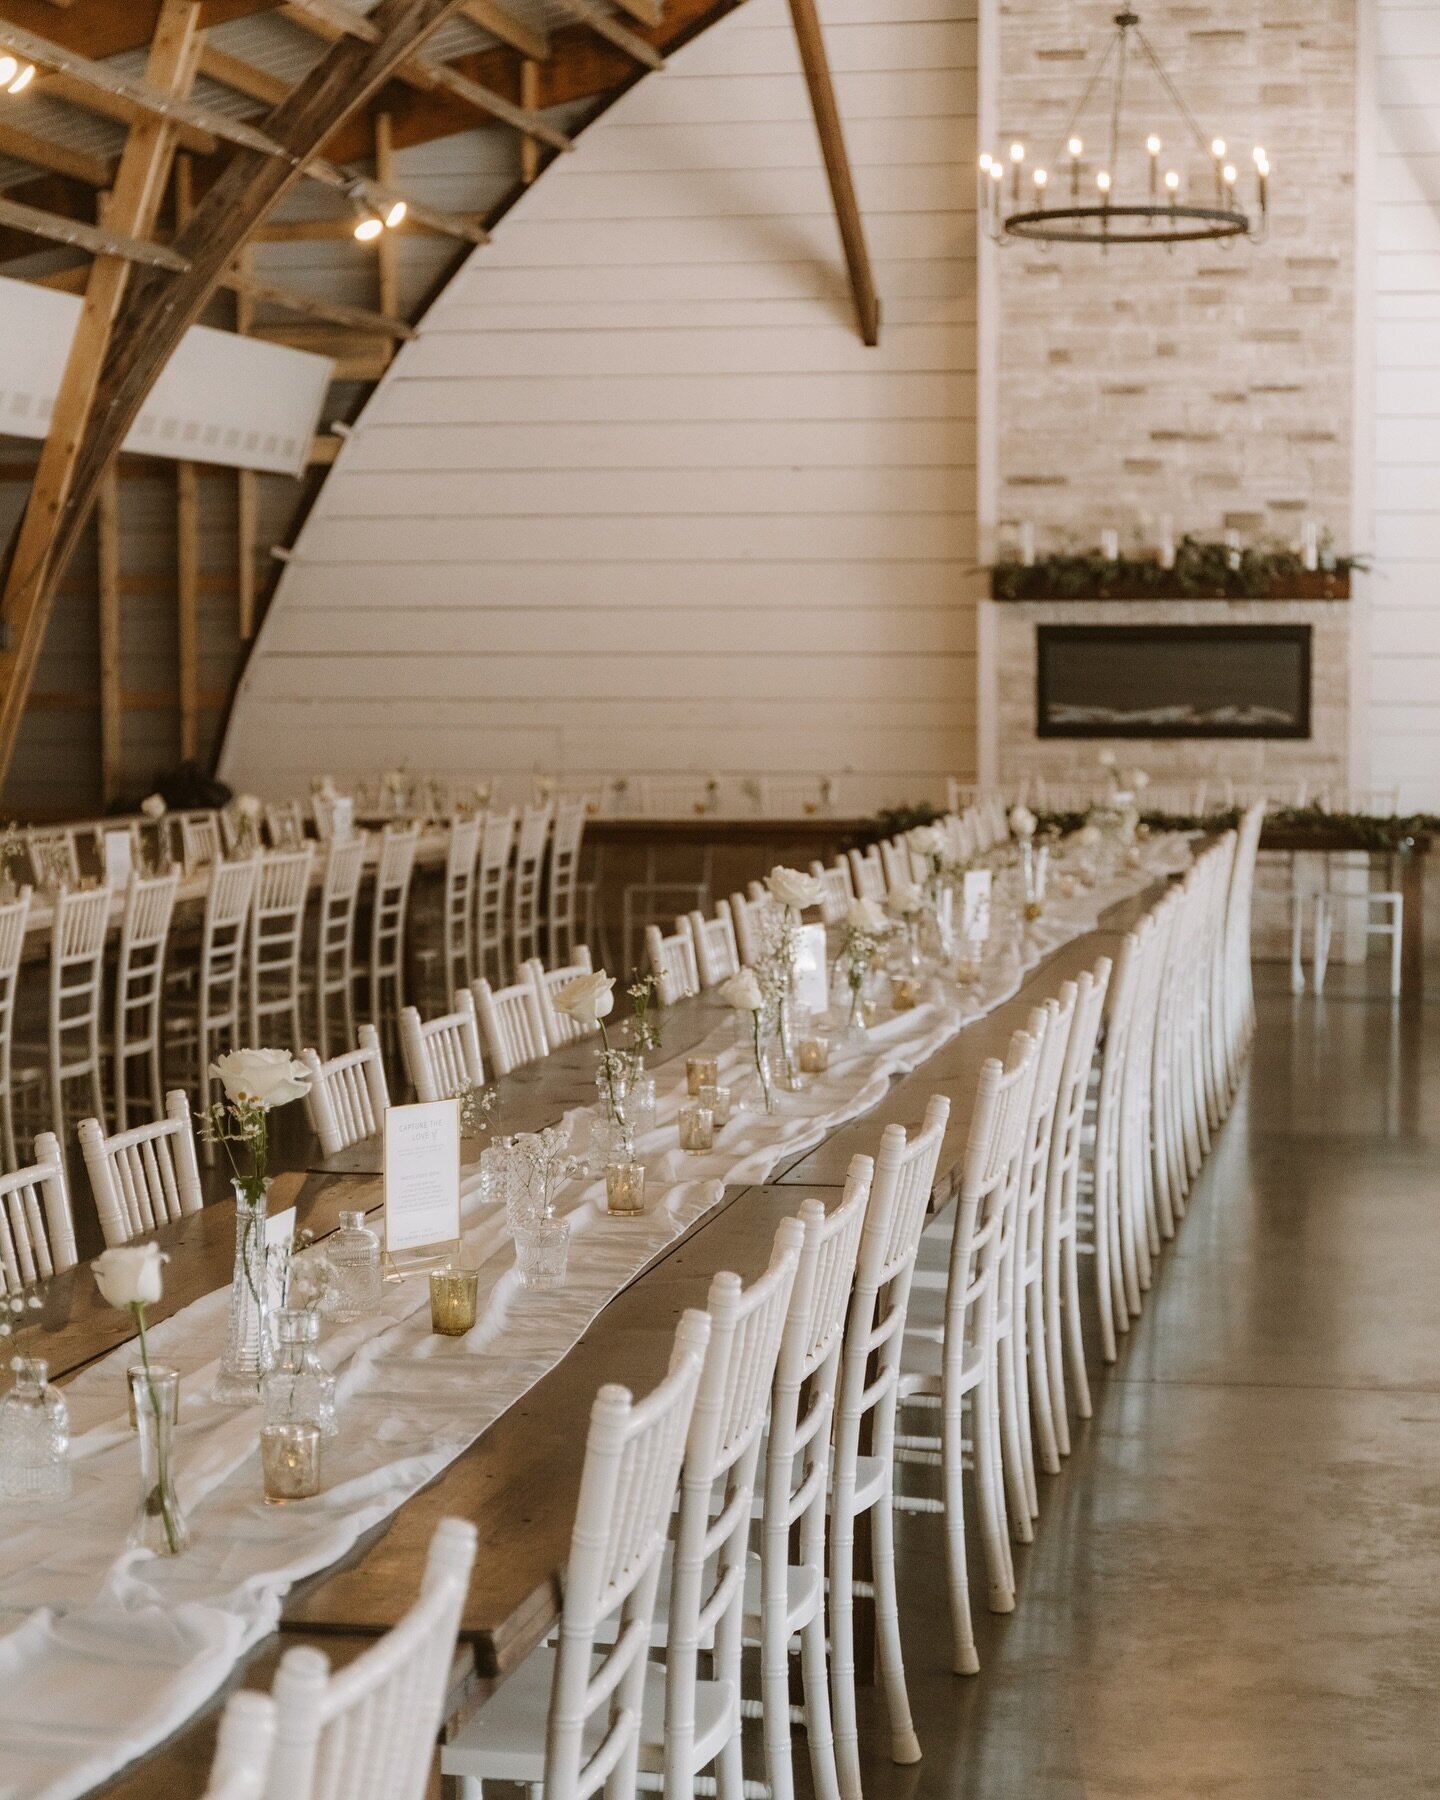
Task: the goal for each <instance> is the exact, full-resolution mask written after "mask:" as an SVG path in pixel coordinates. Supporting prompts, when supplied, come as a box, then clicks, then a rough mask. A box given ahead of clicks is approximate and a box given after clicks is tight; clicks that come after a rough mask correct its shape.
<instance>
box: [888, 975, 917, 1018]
mask: <svg viewBox="0 0 1440 1800" xmlns="http://www.w3.org/2000/svg"><path fill="white" fill-rule="evenodd" d="M919 1003H920V983H919V982H918V981H916V980H915V979H914V977H913V976H910V975H892V976H891V977H890V1004H891V1006H892V1007H893V1008H894V1009H895V1011H896V1012H909V1011H910V1009H911V1008H912V1007H914V1006H918V1005H919Z"/></svg>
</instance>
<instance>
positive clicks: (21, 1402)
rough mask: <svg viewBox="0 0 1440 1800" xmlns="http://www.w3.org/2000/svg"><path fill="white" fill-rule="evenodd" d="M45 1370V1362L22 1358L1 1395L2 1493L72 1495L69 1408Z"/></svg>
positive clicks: (27, 1497) (45, 1497) (4, 1495)
mask: <svg viewBox="0 0 1440 1800" xmlns="http://www.w3.org/2000/svg"><path fill="white" fill-rule="evenodd" d="M48 1374H49V1368H48V1366H47V1365H46V1364H45V1363H43V1362H38V1361H36V1360H34V1359H33V1358H26V1359H24V1360H22V1361H21V1362H20V1366H19V1368H18V1369H17V1370H16V1373H15V1385H14V1387H13V1388H11V1390H10V1392H9V1393H8V1394H7V1395H6V1396H5V1398H4V1399H3V1400H0V1499H5V1500H68V1499H69V1497H70V1413H69V1410H68V1408H67V1407H66V1405H65V1401H64V1399H63V1397H62V1396H61V1394H60V1392H59V1391H58V1389H56V1388H53V1387H51V1385H50V1383H49V1381H48V1380H47V1379H46V1377H47V1376H48Z"/></svg>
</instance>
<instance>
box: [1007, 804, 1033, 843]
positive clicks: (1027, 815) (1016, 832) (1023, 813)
mask: <svg viewBox="0 0 1440 1800" xmlns="http://www.w3.org/2000/svg"><path fill="white" fill-rule="evenodd" d="M1035 822H1036V821H1035V815H1034V813H1032V812H1031V810H1030V808H1029V807H1028V806H1012V807H1011V809H1010V835H1011V836H1012V837H1017V838H1028V837H1034V835H1035Z"/></svg>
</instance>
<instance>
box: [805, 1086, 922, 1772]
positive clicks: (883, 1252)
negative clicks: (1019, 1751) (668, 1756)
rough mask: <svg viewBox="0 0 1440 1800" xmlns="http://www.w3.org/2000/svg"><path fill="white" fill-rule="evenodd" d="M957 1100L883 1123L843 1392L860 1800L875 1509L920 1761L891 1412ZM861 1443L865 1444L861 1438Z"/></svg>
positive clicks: (849, 1746)
mask: <svg viewBox="0 0 1440 1800" xmlns="http://www.w3.org/2000/svg"><path fill="white" fill-rule="evenodd" d="M949 1117H950V1102H949V1101H948V1100H947V1099H945V1097H944V1096H943V1095H938V1094H937V1095H935V1096H934V1097H932V1099H931V1100H930V1103H929V1104H928V1106H927V1107H926V1109H925V1119H924V1123H923V1124H922V1126H921V1128H920V1130H919V1131H918V1132H917V1133H916V1134H915V1136H914V1137H913V1138H912V1139H911V1140H910V1141H909V1142H908V1143H907V1142H906V1137H905V1131H904V1128H903V1127H902V1126H900V1125H887V1126H886V1128H885V1131H884V1134H883V1135H882V1137H881V1140H880V1155H879V1157H878V1158H877V1159H876V1163H875V1180H874V1185H873V1187H872V1188H871V1192H870V1204H869V1206H868V1208H867V1209H866V1214H865V1227H864V1230H863V1232H862V1233H861V1237H860V1250H859V1255H858V1257H857V1259H856V1264H855V1284H854V1287H853V1289H852V1291H851V1295H850V1309H849V1315H848V1317H847V1319H846V1324H845V1346H844V1351H843V1354H842V1357H841V1364H840V1380H839V1387H838V1391H837V1394H836V1399H835V1431H834V1447H833V1449H832V1451H831V1456H832V1458H833V1463H834V1466H833V1469H832V1472H831V1479H830V1520H829V1529H830V1686H831V1694H832V1697H833V1705H834V1715H835V1760H836V1765H837V1769H838V1773H839V1778H840V1792H841V1793H842V1794H843V1795H844V1796H845V1797H846V1800H860V1793H861V1781H860V1746H859V1726H858V1723H857V1720H856V1712H855V1630H854V1601H855V1595H856V1591H857V1583H856V1580H855V1527H856V1522H857V1521H858V1520H859V1519H862V1518H865V1517H867V1516H868V1518H869V1520H870V1526H871V1533H872V1554H871V1564H872V1567H873V1570H874V1575H873V1582H872V1589H873V1594H874V1602H875V1621H876V1626H877V1634H876V1636H877V1649H878V1652H879V1662H880V1680H881V1685H882V1687H883V1689H884V1693H885V1706H886V1711H887V1713H888V1715H889V1719H890V1754H891V1758H892V1760H893V1761H895V1762H897V1763H914V1762H918V1761H919V1760H920V1744H919V1741H918V1739H917V1738H916V1736H915V1727H914V1724H913V1722H912V1720H911V1716H910V1700H909V1696H908V1694H907V1692H906V1686H905V1664H904V1659H903V1657H902V1654H901V1648H900V1604H899V1599H898V1596H897V1594H896V1588H895V1536H894V1518H893V1511H894V1491H895V1465H894V1450H895V1414H896V1406H897V1398H898V1393H899V1379H900V1356H901V1350H902V1347H903V1344H904V1337H905V1319H906V1315H907V1311H908V1308H909V1303H910V1283H911V1277H912V1274H913V1271H914V1267H915V1256H916V1253H917V1251H918V1250H919V1247H920V1233H921V1231H922V1230H923V1229H924V1225H925V1217H926V1213H927V1211H928V1210H929V1205H930V1196H931V1193H932V1191H933V1189H934V1185H935V1169H936V1166H937V1164H938V1162H939V1160H940V1146H941V1143H942V1141H943V1139H944V1136H945V1126H946V1122H947V1121H948V1119H949ZM862 1443H863V1444H864V1445H865V1450H864V1453H863V1454H862V1453H861V1445H862Z"/></svg>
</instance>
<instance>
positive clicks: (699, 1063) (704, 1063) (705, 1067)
mask: <svg viewBox="0 0 1440 1800" xmlns="http://www.w3.org/2000/svg"><path fill="white" fill-rule="evenodd" d="M719 1079H720V1062H719V1059H718V1058H717V1057H714V1056H687V1057H686V1058H685V1087H686V1090H687V1091H688V1093H689V1095H690V1098H691V1099H692V1100H694V1099H695V1098H697V1096H698V1095H699V1093H700V1090H701V1088H702V1087H706V1086H709V1087H714V1085H715V1083H716V1082H717V1081H719Z"/></svg>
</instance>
